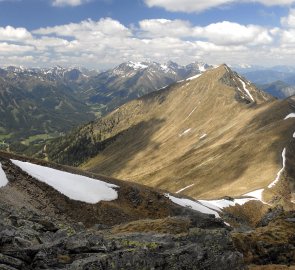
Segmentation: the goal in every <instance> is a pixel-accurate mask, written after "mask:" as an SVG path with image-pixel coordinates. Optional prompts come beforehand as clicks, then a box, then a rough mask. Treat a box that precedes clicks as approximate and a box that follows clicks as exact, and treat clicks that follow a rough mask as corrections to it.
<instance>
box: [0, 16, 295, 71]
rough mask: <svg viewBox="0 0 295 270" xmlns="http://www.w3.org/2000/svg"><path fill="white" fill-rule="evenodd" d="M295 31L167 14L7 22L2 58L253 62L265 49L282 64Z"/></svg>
mask: <svg viewBox="0 0 295 270" xmlns="http://www.w3.org/2000/svg"><path fill="white" fill-rule="evenodd" d="M294 31H295V29H294ZM294 31H293V30H292V28H266V27H261V26H258V25H242V24H238V23H234V22H227V21H224V22H218V23H214V24H209V25H207V26H202V27H201V26H198V25H192V24H191V23H190V22H188V21H183V20H167V19H153V20H143V21H140V22H139V23H138V25H137V26H134V25H133V26H129V27H127V26H125V25H123V24H122V23H120V22H119V21H117V20H113V19H111V18H104V19H100V20H98V21H94V20H85V21H81V22H80V23H69V24H65V25H57V26H54V27H45V28H40V29H36V30H35V31H32V32H29V31H28V30H27V29H25V28H13V27H3V28H0V61H1V63H2V64H7V65H9V64H16V63H17V62H19V64H25V65H31V66H52V65H57V64H59V65H64V66H71V65H81V66H87V67H94V68H108V67H112V66H114V65H117V64H119V63H121V62H123V61H128V60H133V61H144V60H153V61H159V62H165V61H168V60H173V61H176V62H179V63H182V64H185V63H189V62H192V61H195V60H204V61H207V62H209V63H213V64H218V63H223V62H226V63H229V64H240V63H244V64H253V63H256V62H257V54H259V64H268V63H273V64H277V63H275V61H276V60H277V61H278V62H279V63H281V64H282V63H290V62H292V63H293V62H294V61H293V56H292V54H291V52H292V51H294V50H292V47H294V45H295V39H294V36H295V33H294ZM276 47H277V48H280V50H281V54H279V50H276V49H275V48H276Z"/></svg>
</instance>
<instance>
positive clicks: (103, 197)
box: [11, 160, 118, 204]
mask: <svg viewBox="0 0 295 270" xmlns="http://www.w3.org/2000/svg"><path fill="white" fill-rule="evenodd" d="M11 161H12V163H13V164H15V165H16V166H18V167H20V168H21V169H22V170H23V171H25V172H26V173H28V174H29V175H31V176H32V177H34V178H36V179H37V180H39V181H41V182H43V183H46V184H47V185H49V186H51V187H53V188H54V189H56V190H57V191H59V192H60V193H62V194H63V195H65V196H67V197H68V198H70V199H72V200H76V201H82V202H86V203H90V204H96V203H98V202H100V201H112V200H116V199H117V198H118V193H117V191H116V190H114V189H113V188H116V187H118V186H116V185H113V184H109V183H106V182H103V181H100V180H95V179H92V178H89V177H86V176H82V175H77V174H72V173H68V172H64V171H59V170H56V169H52V168H48V167H44V166H40V165H36V164H32V163H29V162H22V161H19V160H11Z"/></svg>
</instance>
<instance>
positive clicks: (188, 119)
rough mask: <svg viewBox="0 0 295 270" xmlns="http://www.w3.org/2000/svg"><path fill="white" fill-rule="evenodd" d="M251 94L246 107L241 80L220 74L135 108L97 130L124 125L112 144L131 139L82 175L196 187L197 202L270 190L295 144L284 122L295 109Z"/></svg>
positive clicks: (227, 73) (154, 96) (172, 89)
mask: <svg viewBox="0 0 295 270" xmlns="http://www.w3.org/2000/svg"><path fill="white" fill-rule="evenodd" d="M247 87H248V88H249V89H250V92H251V94H252V96H253V97H254V99H255V101H256V102H255V103H253V102H252V103H250V104H249V102H244V101H245V96H244V99H243V98H242V97H241V95H239V90H238V88H240V89H242V85H241V83H239V80H238V79H237V75H236V74H234V73H232V72H231V71H230V70H229V69H228V68H227V67H226V66H221V67H219V68H217V69H214V70H211V71H208V72H206V73H205V74H203V75H202V76H201V77H199V78H197V79H195V80H192V81H189V82H183V83H181V84H176V85H173V86H171V87H170V88H169V89H166V90H165V91H162V92H159V93H157V92H156V93H153V94H152V95H148V96H146V97H144V98H141V99H138V100H135V101H132V102H130V103H128V104H126V105H124V106H122V107H120V108H119V110H117V111H115V112H113V113H112V114H110V115H108V116H106V117H105V118H103V119H101V120H99V121H97V122H96V123H94V125H93V132H94V133H95V131H96V130H99V128H100V125H101V123H102V122H110V121H115V119H118V118H120V121H117V122H116V123H115V125H114V126H113V127H112V128H111V129H110V130H109V134H108V135H107V137H112V136H115V135H116V134H118V133H119V132H121V131H122V130H124V131H125V132H124V133H123V134H122V135H121V136H120V137H119V138H118V139H117V140H115V142H113V143H112V144H111V145H109V146H108V147H106V149H104V150H103V151H101V152H100V153H99V154H98V155H97V156H96V157H94V158H92V159H90V160H89V161H88V162H86V163H85V164H83V166H82V168H83V169H86V170H89V171H92V172H96V173H101V174H105V175H110V176H113V177H117V178H120V179H126V180H129V181H134V182H138V183H144V184H146V185H150V186H154V187H158V188H163V189H167V190H170V191H171V192H176V191H178V190H179V189H181V188H184V187H186V186H188V185H191V184H194V186H193V187H191V188H189V189H186V190H185V191H183V194H185V195H189V196H192V197H195V198H214V197H215V198H216V197H220V196H225V195H230V196H237V195H241V194H244V193H246V192H250V191H253V190H255V189H259V188H262V187H265V186H266V185H268V184H269V183H271V182H272V181H273V180H274V179H275V177H276V174H277V172H278V171H279V169H280V168H281V166H282V160H281V152H282V150H283V148H284V147H285V146H287V145H288V144H289V142H290V140H291V138H292V134H293V131H294V129H295V128H294V125H295V124H294V122H295V119H289V120H287V121H284V120H283V119H284V117H285V116H286V115H287V114H288V113H289V112H291V111H292V108H291V107H292V106H293V105H294V103H295V102H294V101H293V100H292V99H290V100H285V101H277V100H274V99H272V98H270V97H268V96H267V95H265V94H263V93H262V92H260V91H258V90H257V89H256V88H255V87H254V86H253V85H248V86H247ZM248 100H249V98H248ZM154 123H157V125H154ZM188 129H190V131H189V132H187V133H185V134H183V132H184V131H186V130H188ZM204 134H207V136H206V137H204V138H201V137H202V135H204Z"/></svg>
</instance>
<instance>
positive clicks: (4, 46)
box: [0, 42, 34, 55]
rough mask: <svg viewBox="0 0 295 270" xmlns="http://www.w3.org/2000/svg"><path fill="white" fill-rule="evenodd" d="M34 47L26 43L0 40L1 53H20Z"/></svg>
mask: <svg viewBox="0 0 295 270" xmlns="http://www.w3.org/2000/svg"><path fill="white" fill-rule="evenodd" d="M33 50H34V47H32V46H26V45H17V44H10V43H7V42H0V55H3V54H4V55H6V54H9V55H18V54H22V53H26V52H30V51H33Z"/></svg>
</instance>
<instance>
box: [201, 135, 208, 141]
mask: <svg viewBox="0 0 295 270" xmlns="http://www.w3.org/2000/svg"><path fill="white" fill-rule="evenodd" d="M207 136H208V135H207V134H203V135H202V136H201V137H200V140H201V139H204V138H206V137H207Z"/></svg>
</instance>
